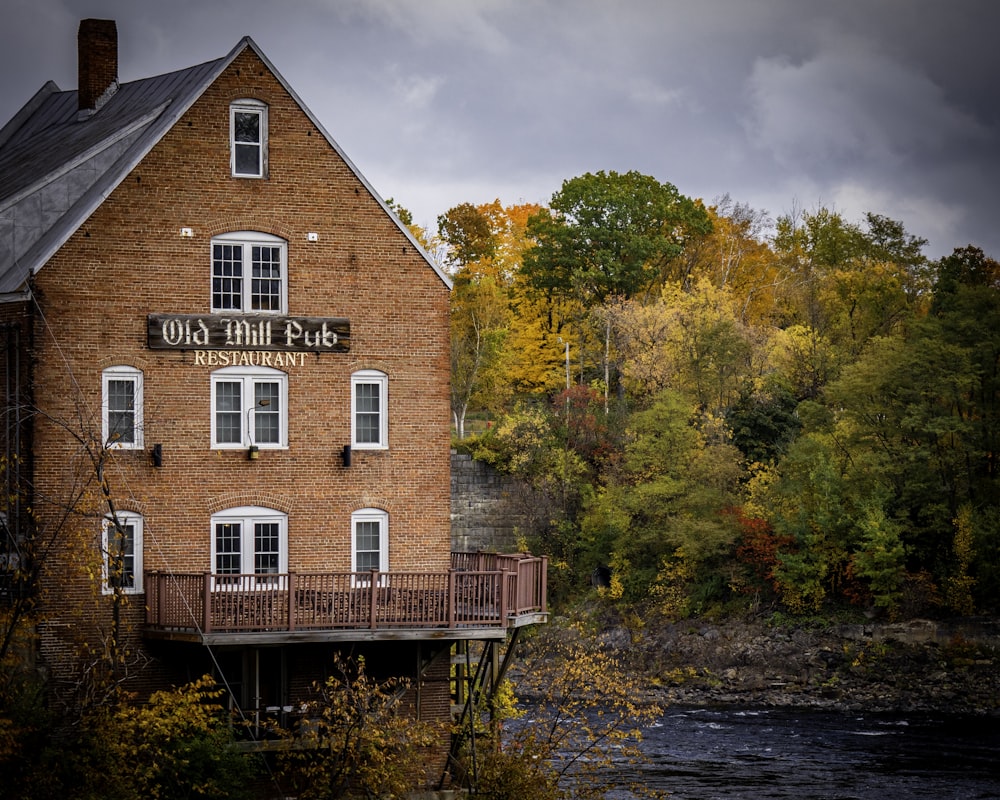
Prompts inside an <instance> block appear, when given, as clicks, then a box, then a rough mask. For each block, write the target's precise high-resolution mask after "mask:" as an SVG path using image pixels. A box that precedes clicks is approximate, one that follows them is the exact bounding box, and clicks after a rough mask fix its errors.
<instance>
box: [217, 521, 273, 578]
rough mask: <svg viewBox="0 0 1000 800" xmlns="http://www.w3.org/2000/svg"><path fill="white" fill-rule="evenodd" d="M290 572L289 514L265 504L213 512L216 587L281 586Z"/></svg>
mask: <svg viewBox="0 0 1000 800" xmlns="http://www.w3.org/2000/svg"><path fill="white" fill-rule="evenodd" d="M287 572H288V517H287V515H286V514H284V513H282V512H281V511H276V510H274V509H273V508H264V507H262V506H240V507H239V508H229V509H226V510H225V511H220V512H219V513H218V514H213V515H212V574H213V576H214V579H213V586H214V587H215V588H216V589H228V588H244V589H246V588H252V587H255V586H260V585H268V586H275V587H276V588H280V586H281V584H282V582H283V580H284V578H283V577H280V576H284V575H285V574H287Z"/></svg>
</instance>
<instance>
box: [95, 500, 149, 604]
mask: <svg viewBox="0 0 1000 800" xmlns="http://www.w3.org/2000/svg"><path fill="white" fill-rule="evenodd" d="M101 555H102V561H103V578H104V580H103V586H102V590H103V592H104V594H111V593H112V592H115V591H121V592H124V593H125V594H136V593H138V592H141V591H142V516H141V515H139V514H136V513H134V512H132V511H119V512H117V513H115V514H113V515H110V514H109V515H108V516H107V517H105V518H104V524H103V526H102V529H101Z"/></svg>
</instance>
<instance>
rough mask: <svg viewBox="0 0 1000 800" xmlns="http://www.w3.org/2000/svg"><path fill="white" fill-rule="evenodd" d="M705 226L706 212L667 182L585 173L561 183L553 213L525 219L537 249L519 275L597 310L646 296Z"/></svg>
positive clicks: (633, 175)
mask: <svg viewBox="0 0 1000 800" xmlns="http://www.w3.org/2000/svg"><path fill="white" fill-rule="evenodd" d="M710 225H711V223H710V222H709V218H708V215H707V213H706V212H705V210H704V208H702V207H701V206H700V205H699V204H697V203H695V202H694V201H693V200H691V199H689V198H687V197H684V196H683V195H681V194H680V193H679V192H678V191H677V188H676V187H675V186H673V185H672V184H669V183H660V182H659V181H657V180H656V179H655V178H652V177H649V176H648V175H642V174H640V173H638V172H627V173H625V174H623V175H620V174H618V173H617V172H607V173H605V172H603V171H602V172H598V173H596V174H592V173H587V174H586V175H582V176H580V177H578V178H572V179H570V180H567V181H565V182H564V183H563V185H562V188H561V189H560V190H559V191H558V192H556V193H555V194H554V195H553V196H552V200H551V202H550V208H549V209H546V210H543V211H540V212H539V213H538V214H536V215H534V216H533V217H531V219H529V220H528V232H529V234H531V235H532V236H533V237H534V239H535V241H536V242H537V246H536V247H535V248H534V249H532V250H530V251H528V252H527V253H526V254H525V258H524V266H523V270H524V273H525V275H526V277H527V278H528V280H529V282H530V283H531V284H532V285H533V286H534V287H535V288H536V289H538V290H540V291H542V292H545V293H550V294H551V293H556V294H568V295H571V296H575V297H578V298H579V299H580V300H581V301H582V302H583V303H584V305H585V306H587V307H589V306H593V305H600V304H601V303H603V302H604V301H605V300H607V299H608V298H609V297H613V296H623V297H632V296H634V295H636V294H638V293H640V292H642V291H645V290H646V289H647V288H649V287H650V286H651V285H652V284H653V283H654V281H656V280H657V279H659V278H661V277H662V275H663V272H664V270H665V268H666V266H667V263H668V262H669V261H670V260H671V259H673V258H676V257H677V256H678V255H679V254H680V253H681V252H682V251H683V249H684V245H685V244H686V242H687V241H688V239H689V238H690V237H691V236H692V235H693V234H694V233H696V232H697V233H704V232H707V231H708V230H709V227H710Z"/></svg>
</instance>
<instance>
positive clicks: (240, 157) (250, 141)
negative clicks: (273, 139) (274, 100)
mask: <svg viewBox="0 0 1000 800" xmlns="http://www.w3.org/2000/svg"><path fill="white" fill-rule="evenodd" d="M229 142H230V166H231V168H232V172H233V177H234V178H264V177H266V176H267V106H266V105H265V104H264V103H261V102H260V101H259V100H237V101H236V102H234V103H233V104H232V105H230V106H229Z"/></svg>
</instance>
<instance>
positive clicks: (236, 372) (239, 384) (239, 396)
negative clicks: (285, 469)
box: [212, 367, 288, 449]
mask: <svg viewBox="0 0 1000 800" xmlns="http://www.w3.org/2000/svg"><path fill="white" fill-rule="evenodd" d="M251 445H255V446H257V447H262V448H281V447H287V446H288V375H287V374H286V373H284V372H282V371H281V370H277V369H272V368H271V367H224V368H223V369H217V370H216V371H215V372H213V373H212V447H213V448H217V449H236V448H241V447H249V446H251Z"/></svg>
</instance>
